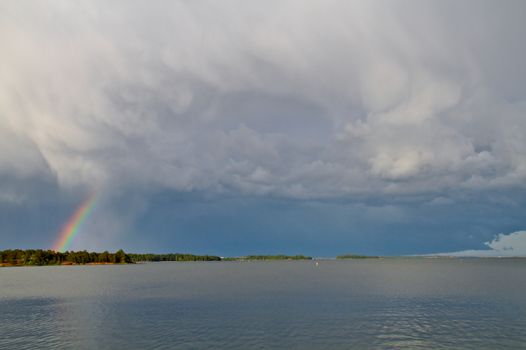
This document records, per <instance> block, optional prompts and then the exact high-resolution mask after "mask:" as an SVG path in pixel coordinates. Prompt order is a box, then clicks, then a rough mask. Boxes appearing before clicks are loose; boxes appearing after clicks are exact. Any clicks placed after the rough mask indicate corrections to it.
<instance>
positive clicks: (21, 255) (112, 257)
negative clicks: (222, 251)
mask: <svg viewBox="0 0 526 350" xmlns="http://www.w3.org/2000/svg"><path fill="white" fill-rule="evenodd" d="M311 259H312V257H310V256H305V255H248V256H243V257H233V258H221V257H219V256H215V255H194V254H180V253H171V254H127V253H125V252H124V251H123V250H122V249H120V250H118V251H117V252H115V253H109V252H107V251H105V252H102V253H95V252H88V251H86V250H83V251H78V252H75V251H67V252H64V253H62V252H56V251H54V250H43V249H25V250H23V249H10V250H3V251H0V266H23V265H37V266H42V265H72V264H75V265H77V264H80V265H82V264H133V263H136V262H147V261H222V260H223V261H240V260H241V261H243V260H311Z"/></svg>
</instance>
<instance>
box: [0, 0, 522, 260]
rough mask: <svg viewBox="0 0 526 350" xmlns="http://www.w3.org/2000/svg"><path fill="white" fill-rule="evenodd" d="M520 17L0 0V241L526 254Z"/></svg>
mask: <svg viewBox="0 0 526 350" xmlns="http://www.w3.org/2000/svg"><path fill="white" fill-rule="evenodd" d="M525 17H526V3H525V2H524V1H522V0H517V1H514V0H508V1H505V2H502V1H484V0H466V1H456V0H455V1H453V0H435V1H429V0H422V1H414V0H413V1H406V0H397V1H387V0H385V1H382V0H370V1H365V0H361V1H355V0H345V1H333V0H323V1H321V0H312V1H311V0H307V1H305V0H267V1H251V2H248V1H243V0H225V1H212V0H209V1H206V0H195V1H161V0H154V1H146V0H138V1H129V0H127V1H118V0H116V1H111V2H108V1H103V0H90V1H82V0H79V1H73V2H72V1H69V0H67V1H66V0H65V1H59V0H57V1H47V0H44V1H27V0H17V1H3V2H1V3H0V52H2V54H1V55H0V249H9V248H50V247H52V246H53V244H54V242H55V241H56V240H57V236H58V234H59V232H60V231H61V229H62V227H63V226H64V225H65V223H66V222H67V221H68V219H69V218H70V216H71V215H72V214H73V213H74V212H75V210H76V209H77V208H78V207H79V205H81V204H82V202H83V201H85V199H86V198H87V197H89V196H90V195H92V194H93V193H95V194H96V195H97V203H96V207H95V208H94V210H93V211H92V213H91V214H90V216H89V217H88V218H87V219H86V220H85V222H84V223H83V224H82V226H81V227H80V228H79V232H78V235H77V236H76V237H75V239H74V241H73V242H72V246H71V248H72V249H88V250H105V249H108V250H115V249H119V248H123V249H125V250H126V251H133V252H191V253H197V254H204V253H207V254H217V255H222V256H227V255H243V254H271V253H286V254H297V253H303V254H309V255H313V256H334V255H337V254H346V253H359V254H375V255H404V254H433V253H444V252H457V253H455V254H459V253H458V252H464V253H463V254H468V255H473V254H475V255H476V254H481V255H487V254H490V255H491V254H493V255H503V254H504V255H510V254H511V255H526V233H525V231H524V230H526V215H524V214H525V213H524V212H525V208H526V137H525V136H526V69H525V68H524V62H526V45H524V38H525V37H526V18H525ZM499 242H500V243H499ZM503 242H504V243H503ZM466 252H467V253H466Z"/></svg>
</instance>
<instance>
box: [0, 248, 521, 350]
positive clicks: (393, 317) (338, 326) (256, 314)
mask: <svg viewBox="0 0 526 350" xmlns="http://www.w3.org/2000/svg"><path fill="white" fill-rule="evenodd" d="M114 348H127V349H210V348H224V349H525V348H526V259H525V260H520V259H516V260H511V259H510V260H498V259H465V260H460V259H450V260H449V259H401V258H398V259H383V260H376V259H375V260H350V261H321V262H320V263H319V266H315V263H314V262H311V261H282V262H205V263H199V262H192V263H181V262H173V263H171V262H167V263H148V264H137V265H122V266H117V265H113V266H49V267H17V268H0V349H114Z"/></svg>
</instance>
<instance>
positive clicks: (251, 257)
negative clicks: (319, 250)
mask: <svg viewBox="0 0 526 350" xmlns="http://www.w3.org/2000/svg"><path fill="white" fill-rule="evenodd" d="M223 260H226V261H240V260H241V261H242V260H312V257H310V256H305V255H282V254H280V255H247V256H241V257H237V258H224V259H223Z"/></svg>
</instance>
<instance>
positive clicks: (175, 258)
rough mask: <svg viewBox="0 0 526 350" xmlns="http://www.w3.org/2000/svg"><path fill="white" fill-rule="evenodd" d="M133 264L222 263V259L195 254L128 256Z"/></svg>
mask: <svg viewBox="0 0 526 350" xmlns="http://www.w3.org/2000/svg"><path fill="white" fill-rule="evenodd" d="M128 255H129V256H130V258H131V260H132V261H133V262H141V261H221V257H219V256H214V255H194V254H179V253H171V254H128Z"/></svg>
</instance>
